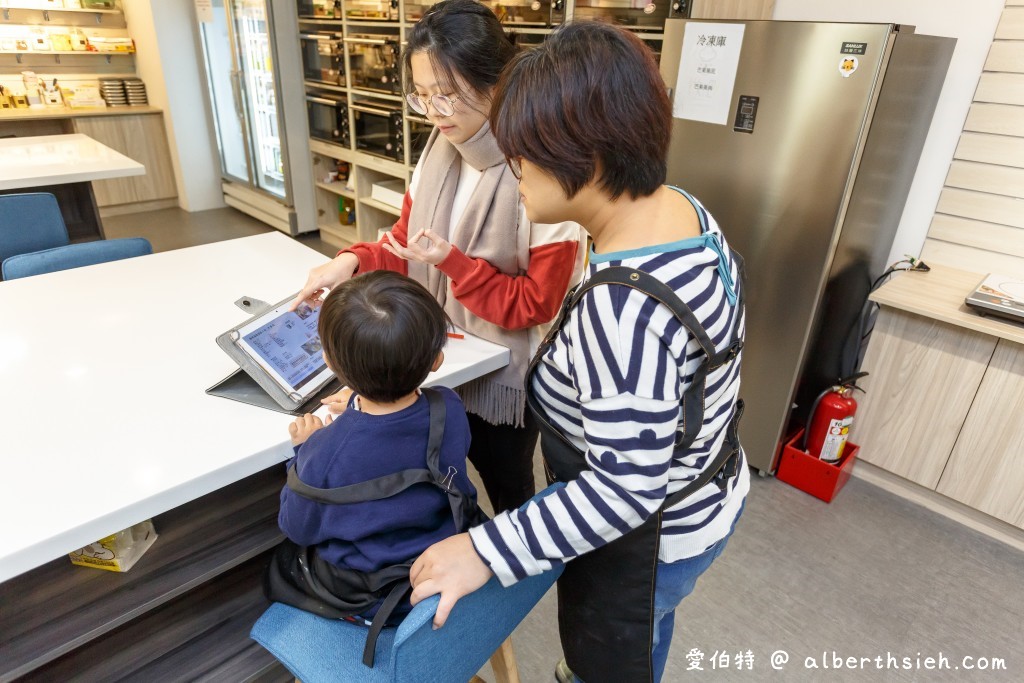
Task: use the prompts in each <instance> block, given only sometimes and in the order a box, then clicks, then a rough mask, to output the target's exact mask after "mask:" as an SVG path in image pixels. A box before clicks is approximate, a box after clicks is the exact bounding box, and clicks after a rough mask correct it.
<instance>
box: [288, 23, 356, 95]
mask: <svg viewBox="0 0 1024 683" xmlns="http://www.w3.org/2000/svg"><path fill="white" fill-rule="evenodd" d="M299 43H300V45H301V46H302V74H303V76H304V77H305V79H306V80H307V81H315V82H317V83H326V84H327V85H339V86H344V85H345V48H344V47H343V46H344V40H343V37H342V34H341V33H334V32H331V31H311V32H304V33H300V34H299Z"/></svg>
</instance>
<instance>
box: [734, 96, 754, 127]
mask: <svg viewBox="0 0 1024 683" xmlns="http://www.w3.org/2000/svg"><path fill="white" fill-rule="evenodd" d="M760 100H761V98H760V97H754V96H753V95H740V99H739V102H738V103H737V104H736V120H735V121H734V122H733V124H732V129H733V130H734V131H736V132H737V133H753V132H754V119H756V118H757V103H758V102H759V101H760Z"/></svg>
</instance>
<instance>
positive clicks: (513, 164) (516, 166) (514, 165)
mask: <svg viewBox="0 0 1024 683" xmlns="http://www.w3.org/2000/svg"><path fill="white" fill-rule="evenodd" d="M505 163H506V164H508V170H510V171H512V175H514V176H515V178H516V180H522V179H523V162H522V160H520V158H519V157H505Z"/></svg>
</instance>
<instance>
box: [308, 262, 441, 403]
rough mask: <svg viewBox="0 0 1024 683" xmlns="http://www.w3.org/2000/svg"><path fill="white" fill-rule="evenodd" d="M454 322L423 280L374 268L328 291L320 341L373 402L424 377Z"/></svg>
mask: <svg viewBox="0 0 1024 683" xmlns="http://www.w3.org/2000/svg"><path fill="white" fill-rule="evenodd" d="M450 324H451V321H450V320H449V319H448V315H447V314H446V313H445V312H444V310H443V309H442V308H441V305H440V304H439V303H437V300H436V299H434V297H432V296H431V295H430V292H428V291H427V290H426V288H424V287H423V285H421V284H419V283H418V282H416V281H415V280H411V279H409V278H407V277H405V276H404V275H399V274H398V273H394V272H391V271H386V270H379V271H372V272H369V273H366V274H365V275H359V276H357V277H354V278H352V279H351V280H348V281H346V282H344V283H342V284H341V285H340V286H338V287H336V288H335V289H334V290H332V291H331V293H330V294H329V295H328V296H327V299H326V300H325V301H324V303H323V305H322V307H321V309H320V326H319V332H320V343H321V345H322V347H323V352H324V358H325V359H326V360H327V364H328V365H329V366H330V368H331V369H332V370H334V371H335V372H336V373H337V374H338V377H339V378H340V379H341V381H342V382H344V383H345V385H346V386H348V387H350V388H351V389H352V390H353V391H355V392H356V393H357V394H359V395H360V396H365V397H366V398H368V399H369V400H371V401H377V402H380V403H392V402H394V401H397V400H398V399H400V398H402V397H403V396H407V395H409V394H410V393H412V392H413V391H415V390H416V388H417V387H419V385H420V384H422V383H423V380H424V379H426V377H427V374H428V373H429V372H430V369H431V367H432V366H433V365H434V361H435V360H436V359H437V355H438V354H439V353H441V349H443V348H444V344H445V341H446V339H447V332H448V327H449V325H450Z"/></svg>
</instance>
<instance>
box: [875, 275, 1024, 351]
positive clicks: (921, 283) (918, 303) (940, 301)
mask: <svg viewBox="0 0 1024 683" xmlns="http://www.w3.org/2000/svg"><path fill="white" fill-rule="evenodd" d="M984 279H985V273H973V272H971V271H967V270H958V269H956V268H950V267H948V266H941V265H936V266H932V267H931V270H930V271H929V272H917V271H912V272H905V273H898V274H896V275H894V276H893V277H892V279H891V280H889V282H887V283H885V284H884V285H882V286H881V287H879V288H878V289H877V290H875V291H874V292H873V293H872V294H871V296H870V297H868V298H869V299H871V300H872V301H875V302H877V303H879V304H881V305H883V306H891V307H892V308H898V309H901V310H904V311H909V312H910V313H916V314H917V315H923V316H924V317H926V318H933V319H935V320H941V321H942V322H946V323H950V324H952V325H957V326H959V327H965V328H967V329H969V330H974V331H976V332H982V333H984V334H990V335H992V336H993V337H999V338H1000V339H1007V340H1009V341H1013V342H1017V343H1018V344H1024V323H1021V324H1017V323H1012V322H1009V321H1004V320H1001V319H999V318H993V317H991V316H988V317H986V316H982V315H980V314H978V313H976V312H975V311H974V310H973V309H971V308H968V307H967V305H966V304H965V303H964V299H965V298H966V297H967V295H968V294H970V293H971V292H972V291H974V288H975V287H977V285H978V283H980V282H981V281H982V280H984Z"/></svg>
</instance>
